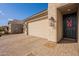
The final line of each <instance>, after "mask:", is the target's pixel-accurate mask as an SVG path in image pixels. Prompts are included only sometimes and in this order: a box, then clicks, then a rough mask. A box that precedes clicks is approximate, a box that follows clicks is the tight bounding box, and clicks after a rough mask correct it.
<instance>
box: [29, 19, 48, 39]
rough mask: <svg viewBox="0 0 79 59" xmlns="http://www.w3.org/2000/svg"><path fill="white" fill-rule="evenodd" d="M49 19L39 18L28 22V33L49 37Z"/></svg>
mask: <svg viewBox="0 0 79 59" xmlns="http://www.w3.org/2000/svg"><path fill="white" fill-rule="evenodd" d="M48 29H49V22H48V19H43V20H38V21H34V22H30V23H28V35H31V36H37V37H41V38H46V39H48V36H49V30H48Z"/></svg>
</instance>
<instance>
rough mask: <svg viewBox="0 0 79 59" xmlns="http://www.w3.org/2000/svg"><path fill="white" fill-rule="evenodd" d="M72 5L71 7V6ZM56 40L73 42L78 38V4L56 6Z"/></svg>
mask: <svg viewBox="0 0 79 59" xmlns="http://www.w3.org/2000/svg"><path fill="white" fill-rule="evenodd" d="M72 6H73V7H72ZM58 13H59V14H58V16H57V17H58V19H59V20H60V21H59V23H58V26H61V27H58V34H60V35H58V37H59V38H58V39H57V40H58V41H59V42H60V43H61V42H62V43H74V42H77V39H78V5H77V4H69V5H64V6H62V7H60V8H58Z"/></svg>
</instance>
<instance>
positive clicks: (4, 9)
mask: <svg viewBox="0 0 79 59" xmlns="http://www.w3.org/2000/svg"><path fill="white" fill-rule="evenodd" d="M47 8H48V4H47V3H25V4H24V3H14V4H11V3H6V4H1V3H0V25H1V26H2V25H7V23H8V21H9V20H11V19H18V20H23V19H25V18H27V17H29V16H31V15H33V14H35V13H38V12H40V11H42V10H44V9H47Z"/></svg>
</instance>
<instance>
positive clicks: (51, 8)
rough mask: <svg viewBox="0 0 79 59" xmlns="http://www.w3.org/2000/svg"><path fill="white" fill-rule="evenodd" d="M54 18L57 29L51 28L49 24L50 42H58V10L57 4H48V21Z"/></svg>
mask: <svg viewBox="0 0 79 59" xmlns="http://www.w3.org/2000/svg"><path fill="white" fill-rule="evenodd" d="M51 17H53V19H54V20H55V21H56V22H55V23H54V24H55V27H52V26H50V22H49V39H48V40H49V41H53V42H57V27H56V25H57V9H56V4H51V3H49V4H48V20H49V19H50V18H51Z"/></svg>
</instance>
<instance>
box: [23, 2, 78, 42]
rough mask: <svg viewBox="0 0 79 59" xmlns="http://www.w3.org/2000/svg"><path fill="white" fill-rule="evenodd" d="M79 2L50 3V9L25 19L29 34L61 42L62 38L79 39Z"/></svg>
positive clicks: (26, 29) (26, 30) (26, 31)
mask: <svg viewBox="0 0 79 59" xmlns="http://www.w3.org/2000/svg"><path fill="white" fill-rule="evenodd" d="M78 24H79V4H75V3H72V4H70V3H67V4H66V3H57V4H56V3H49V4H48V10H44V11H42V12H40V13H37V14H34V15H33V16H31V17H28V18H27V19H26V20H25V26H24V28H25V30H24V32H25V33H26V34H27V35H31V36H37V37H41V38H45V39H48V40H49V41H53V42H59V41H60V40H61V39H63V40H64V39H65V38H68V39H70V40H74V41H76V40H78V39H79V25H78Z"/></svg>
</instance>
